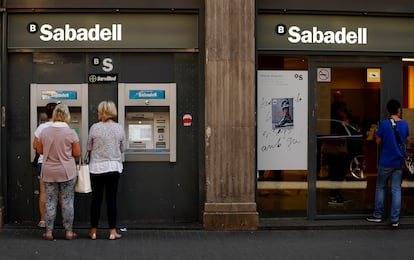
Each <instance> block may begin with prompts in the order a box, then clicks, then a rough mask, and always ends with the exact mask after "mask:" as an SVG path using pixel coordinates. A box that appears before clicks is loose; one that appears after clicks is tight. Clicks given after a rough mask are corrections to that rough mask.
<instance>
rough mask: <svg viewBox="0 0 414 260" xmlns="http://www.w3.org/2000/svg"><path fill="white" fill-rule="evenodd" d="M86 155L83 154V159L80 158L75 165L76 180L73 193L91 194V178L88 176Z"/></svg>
mask: <svg viewBox="0 0 414 260" xmlns="http://www.w3.org/2000/svg"><path fill="white" fill-rule="evenodd" d="M87 156H88V153H86V154H85V159H83V158H82V156H81V158H80V160H79V164H78V165H77V170H78V179H77V181H76V186H75V191H76V192H78V193H89V192H92V186H91V177H90V174H89V165H88V164H87V163H86V161H87V160H86V159H87Z"/></svg>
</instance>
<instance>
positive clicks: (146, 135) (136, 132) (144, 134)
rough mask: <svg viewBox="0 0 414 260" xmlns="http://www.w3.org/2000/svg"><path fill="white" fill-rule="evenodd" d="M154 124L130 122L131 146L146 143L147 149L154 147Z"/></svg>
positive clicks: (129, 136) (129, 137)
mask: <svg viewBox="0 0 414 260" xmlns="http://www.w3.org/2000/svg"><path fill="white" fill-rule="evenodd" d="M152 134H153V132H152V125H150V124H129V125H128V141H129V143H130V145H131V146H134V145H136V144H144V145H145V147H142V148H147V149H152V148H153V147H152V146H153V138H152Z"/></svg>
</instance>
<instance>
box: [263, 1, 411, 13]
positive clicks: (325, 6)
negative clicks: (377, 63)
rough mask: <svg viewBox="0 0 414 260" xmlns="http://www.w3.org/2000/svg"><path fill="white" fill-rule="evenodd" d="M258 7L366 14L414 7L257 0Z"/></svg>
mask: <svg viewBox="0 0 414 260" xmlns="http://www.w3.org/2000/svg"><path fill="white" fill-rule="evenodd" d="M256 4H257V8H258V9H259V10H261V11H264V10H266V11H272V10H275V11H279V12H298V10H302V12H303V11H307V12H309V11H313V12H320V11H325V12H331V13H332V12H355V13H360V14H364V13H366V12H372V13H379V12H381V13H385V12H387V13H410V12H411V13H412V12H414V7H413V5H412V2H411V1H407V0H397V1H393V2H392V3H390V1H387V0H380V1H377V0H367V1H359V0H350V1H329V0H322V1H320V0H311V1H301V0H293V1H273V0H257V1H256Z"/></svg>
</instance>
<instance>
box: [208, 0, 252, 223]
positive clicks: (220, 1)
mask: <svg viewBox="0 0 414 260" xmlns="http://www.w3.org/2000/svg"><path fill="white" fill-rule="evenodd" d="M254 24H255V1H254V0H205V28H206V29H205V30H206V31H205V49H206V55H205V111H206V112H205V121H206V122H205V135H206V136H205V142H206V143H205V145H206V151H205V156H206V158H205V163H206V202H205V205H204V214H203V224H204V228H205V229H207V230H255V229H257V226H258V213H257V210H256V202H255V115H254V113H255V44H254V43H255V38H254Z"/></svg>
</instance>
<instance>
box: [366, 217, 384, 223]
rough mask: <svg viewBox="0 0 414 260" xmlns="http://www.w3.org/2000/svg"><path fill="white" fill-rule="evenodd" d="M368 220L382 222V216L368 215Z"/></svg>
mask: <svg viewBox="0 0 414 260" xmlns="http://www.w3.org/2000/svg"><path fill="white" fill-rule="evenodd" d="M367 221H368V222H375V223H380V222H382V218H377V217H374V216H372V217H368V218H367Z"/></svg>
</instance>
